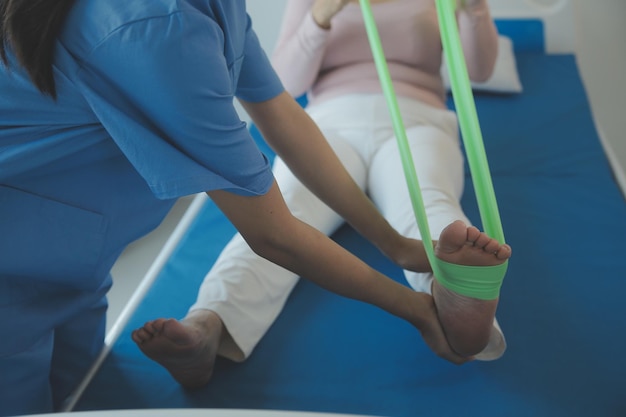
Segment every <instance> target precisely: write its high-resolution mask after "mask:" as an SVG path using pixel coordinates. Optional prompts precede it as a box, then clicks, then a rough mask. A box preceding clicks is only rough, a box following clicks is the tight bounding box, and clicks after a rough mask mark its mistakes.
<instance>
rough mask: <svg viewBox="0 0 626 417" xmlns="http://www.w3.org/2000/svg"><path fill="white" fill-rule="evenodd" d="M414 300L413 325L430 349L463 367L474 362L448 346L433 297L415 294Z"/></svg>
mask: <svg viewBox="0 0 626 417" xmlns="http://www.w3.org/2000/svg"><path fill="white" fill-rule="evenodd" d="M413 298H414V301H413V302H412V303H411V305H412V306H413V308H414V311H415V315H414V316H413V317H415V318H416V319H415V320H414V321H412V323H413V325H414V326H415V327H416V328H417V329H418V330H419V332H420V333H421V335H422V338H423V339H424V342H426V344H427V345H428V347H429V348H430V349H431V350H432V351H433V352H434V353H435V354H436V355H437V356H439V357H440V358H443V359H445V360H447V361H449V362H452V363H454V364H456V365H462V364H464V363H466V362H469V361H472V360H474V358H473V357H465V356H460V355H459V354H457V353H456V352H454V351H453V350H452V348H451V347H450V345H449V344H448V340H447V339H446V335H445V334H444V331H443V328H442V327H441V323H440V322H439V316H438V315H437V308H436V307H435V301H434V299H433V297H432V296H431V295H429V294H426V293H423V292H414V293H413Z"/></svg>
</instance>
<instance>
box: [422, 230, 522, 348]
mask: <svg viewBox="0 0 626 417" xmlns="http://www.w3.org/2000/svg"><path fill="white" fill-rule="evenodd" d="M435 255H436V256H437V257H438V258H440V259H442V260H444V261H446V262H450V263H454V264H458V265H468V266H493V265H499V264H502V263H503V262H505V261H506V260H507V259H509V258H510V257H511V248H510V247H509V246H508V245H506V244H505V245H500V243H499V242H498V241H496V240H495V239H491V238H490V237H489V236H487V235H486V234H485V233H482V232H480V231H479V230H478V229H477V228H475V227H466V225H465V224H464V223H463V222H461V221H456V222H454V223H452V224H450V225H449V226H448V227H446V228H445V229H444V230H443V232H442V233H441V236H440V237H439V241H438V242H437V245H436V247H435ZM432 294H433V298H434V300H435V305H436V307H437V313H438V315H439V320H440V321H441V325H442V327H443V329H444V331H445V333H446V338H447V339H448V343H450V347H451V348H452V349H453V350H454V351H455V352H457V353H458V354H459V355H462V356H475V355H479V353H480V352H482V351H483V350H484V349H485V348H486V347H487V345H488V344H489V345H494V344H500V345H501V346H500V348H497V346H490V350H491V351H492V352H494V353H492V357H488V358H487V357H485V358H484V359H485V360H486V359H495V358H496V357H499V356H500V355H501V354H502V353H503V351H504V349H505V347H506V344H505V342H504V338H503V336H502V334H501V333H498V330H497V329H496V328H494V319H495V313H496V308H497V306H498V299H495V300H480V299H476V298H472V297H467V296H464V295H460V294H458V293H456V292H454V291H452V290H449V289H447V288H445V287H443V286H442V285H441V284H439V282H438V281H437V279H434V280H433V284H432ZM498 351H499V353H498ZM478 358H479V359H480V357H478Z"/></svg>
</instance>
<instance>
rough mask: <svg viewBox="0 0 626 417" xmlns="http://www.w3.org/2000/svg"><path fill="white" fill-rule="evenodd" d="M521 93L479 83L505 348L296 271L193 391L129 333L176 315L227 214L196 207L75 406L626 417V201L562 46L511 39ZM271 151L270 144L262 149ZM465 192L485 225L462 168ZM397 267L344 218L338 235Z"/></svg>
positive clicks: (219, 240) (368, 256)
mask: <svg viewBox="0 0 626 417" xmlns="http://www.w3.org/2000/svg"><path fill="white" fill-rule="evenodd" d="M517 60H518V68H519V72H520V76H521V81H522V83H523V85H524V93H523V94H519V95H510V96H507V95H488V94H480V95H477V96H476V103H477V109H478V115H479V118H480V121H481V127H482V130H483V136H484V139H485V146H486V150H487V155H488V157H489V163H490V167H491V172H492V176H493V183H494V187H495V191H496V196H497V199H498V203H499V207H500V214H501V217H502V222H503V227H504V232H505V236H506V239H507V242H508V243H510V244H511V245H512V247H513V250H514V254H513V258H512V259H511V261H510V266H509V272H508V274H507V276H506V278H505V281H504V285H503V287H502V293H501V301H500V306H499V310H498V319H499V322H500V324H501V326H502V328H503V330H504V332H505V334H506V337H507V341H508V344H509V348H508V350H507V352H506V354H505V355H504V357H502V358H501V359H500V360H497V361H494V362H472V363H469V364H465V365H463V366H460V367H459V366H455V365H452V364H449V363H447V362H445V361H443V360H442V359H439V358H437V357H436V356H435V355H434V354H433V353H431V352H430V350H429V349H428V348H427V346H426V345H425V344H424V342H423V341H422V340H421V338H420V336H419V334H418V332H417V331H415V329H413V328H412V327H411V326H410V325H409V324H407V323H405V322H403V321H401V320H399V319H397V318H395V317H392V316H390V315H388V314H386V313H385V312H383V311H380V310H378V309H376V308H374V307H371V306H368V305H366V304H362V303H359V302H356V301H352V300H348V299H345V298H341V297H339V296H336V295H333V294H331V293H328V292H326V291H324V290H322V289H320V288H318V287H316V286H315V285H313V284H311V283H309V282H306V281H301V282H300V283H299V284H298V285H297V286H296V288H295V289H294V291H293V293H292V295H291V297H290V299H289V300H288V303H287V305H286V307H285V310H284V311H283V313H282V314H281V316H280V317H279V318H278V320H277V321H276V322H275V324H274V325H273V326H272V327H271V328H270V330H269V332H268V333H267V335H266V337H265V338H264V339H263V340H262V341H261V343H260V344H259V345H258V348H257V349H256V350H255V352H254V353H253V355H252V356H251V357H250V358H249V360H247V361H246V362H244V363H239V364H237V363H233V362H229V361H227V360H223V359H221V360H218V363H217V369H216V371H215V374H214V377H213V380H212V382H211V383H210V384H209V385H208V386H206V387H205V388H203V389H200V390H197V391H193V392H188V391H185V390H184V389H182V388H181V387H180V386H179V385H178V384H177V383H176V382H174V381H173V380H172V379H171V378H170V376H169V374H168V373H167V372H166V371H165V370H164V369H162V368H161V367H159V366H158V365H157V364H156V363H154V362H152V361H150V360H149V359H147V358H146V357H144V356H143V355H142V354H141V352H140V351H139V349H138V348H137V347H136V346H135V345H134V343H133V342H132V341H131V339H130V332H131V331H132V330H133V329H135V328H137V327H139V326H141V325H142V324H143V323H144V322H145V321H148V320H151V319H154V318H157V317H176V318H180V317H182V316H184V314H185V313H186V310H187V308H188V307H189V305H191V303H192V302H193V301H194V300H195V295H196V292H197V289H198V286H199V284H200V282H201V280H202V279H203V277H204V275H205V273H206V271H207V270H208V269H209V268H210V266H211V264H212V263H213V262H214V260H215V258H216V257H217V255H218V253H219V251H220V250H221V248H222V247H223V245H224V244H225V243H226V242H227V241H228V240H229V239H230V237H231V236H232V234H233V233H234V229H233V227H232V226H231V225H230V224H229V223H228V222H227V221H226V219H225V218H224V217H223V215H222V214H221V213H220V212H219V211H218V210H217V209H216V207H215V206H214V205H213V204H212V203H211V202H207V204H206V205H205V206H204V207H203V209H202V211H201V213H200V214H199V216H198V218H197V219H196V220H195V222H194V224H193V225H192V226H191V228H190V229H189V231H188V232H187V234H186V235H185V237H184V238H183V240H182V241H181V243H180V245H179V246H178V248H177V249H176V251H175V252H174V254H173V255H172V257H171V259H170V260H169V261H168V263H167V264H166V265H165V268H164V269H163V271H162V272H161V274H160V275H159V276H158V278H157V280H156V282H155V283H154V285H153V287H152V288H151V290H150V291H149V293H148V294H147V296H146V297H145V299H144V300H143V302H142V303H141V305H140V306H139V307H138V309H137V310H136V312H135V314H134V315H133V316H132V318H131V320H130V322H129V323H128V324H127V325H126V328H125V329H124V331H123V332H122V334H121V336H120V337H119V339H118V340H117V341H116V343H115V344H114V345H113V347H112V350H111V352H110V354H109V356H108V357H107V359H106V360H105V361H104V363H103V365H102V367H101V368H100V370H99V371H98V373H97V374H96V376H95V378H94V379H93V381H92V382H91V383H90V385H89V387H88V388H87V390H86V391H85V393H84V394H83V396H82V398H81V400H80V401H79V402H78V404H77V406H76V408H75V410H93V409H133V408H255V409H256V408H259V409H282V410H305V411H327V412H337V413H354V414H366V415H377V416H390V417H401V416H406V417H413V416H441V417H443V416H455V417H458V416H480V417H488V416H494V417H495V416H498V417H501V416H507V417H514V416H524V417H526V416H550V417H556V416H568V417H574V416H581V417H582V416H585V417H587V416H595V417H604V416H605V417H609V416H611V417H613V416H626V400H625V399H624V395H623V391H624V388H626V359H625V355H624V352H625V351H626V332H624V325H623V323H624V317H625V316H626V303H624V292H625V290H626V279H625V278H626V256H625V254H626V239H625V238H624V237H625V236H626V204H625V202H624V198H623V196H622V194H621V193H620V190H619V189H618V187H617V186H616V183H615V181H614V179H613V177H612V173H611V171H610V168H609V165H608V163H607V159H606V156H605V154H604V152H603V150H602V146H601V144H600V141H599V138H598V134H597V132H596V130H595V127H594V124H593V121H592V118H591V112H590V108H589V104H588V100H587V96H586V93H585V90H584V87H583V85H582V83H581V79H580V75H579V72H578V69H577V66H576V61H575V58H574V57H573V56H571V55H545V54H543V53H541V52H524V51H520V52H518V55H517ZM267 152H268V153H270V151H269V150H267ZM466 183H467V187H466V192H465V195H464V198H463V205H464V208H465V210H466V212H467V213H468V215H469V217H470V218H471V219H472V221H473V222H475V224H477V225H480V219H479V216H478V213H477V209H476V202H475V200H474V197H473V190H472V185H471V181H470V180H469V178H468V180H467V181H466ZM333 238H334V239H336V240H337V241H338V242H340V243H341V244H342V245H344V246H345V247H346V248H348V249H349V250H351V251H353V252H354V253H355V254H357V255H358V256H360V257H361V258H363V259H364V260H366V261H367V262H368V263H370V264H371V265H372V266H374V267H375V268H378V269H379V270H381V271H382V272H384V273H386V274H388V275H389V276H391V277H393V278H394V279H397V280H398V281H400V282H404V280H403V277H402V274H401V271H400V270H399V269H397V268H396V267H394V266H393V265H391V264H390V263H389V262H388V261H387V260H386V259H385V258H384V257H383V256H381V255H380V254H379V253H378V252H377V251H376V250H375V249H374V248H373V247H372V246H371V245H369V244H368V243H367V242H365V241H364V240H363V239H362V238H360V237H359V236H358V235H357V234H356V233H355V232H354V231H353V230H351V229H350V228H349V227H343V228H341V229H340V230H339V231H338V232H337V233H336V234H335V235H334V236H333Z"/></svg>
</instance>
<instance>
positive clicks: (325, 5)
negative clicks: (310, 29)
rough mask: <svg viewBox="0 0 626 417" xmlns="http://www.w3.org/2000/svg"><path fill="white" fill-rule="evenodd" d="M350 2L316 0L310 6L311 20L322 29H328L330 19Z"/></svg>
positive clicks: (348, 0)
mask: <svg viewBox="0 0 626 417" xmlns="http://www.w3.org/2000/svg"><path fill="white" fill-rule="evenodd" d="M348 3H350V0H316V1H315V3H313V6H312V7H311V13H312V14H313V20H315V23H317V25H318V26H319V27H321V28H323V29H330V21H331V20H332V19H333V17H335V15H336V14H337V13H339V12H340V11H341V9H343V8H344V7H345V5H346V4H348Z"/></svg>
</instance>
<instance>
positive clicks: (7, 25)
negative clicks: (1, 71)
mask: <svg viewBox="0 0 626 417" xmlns="http://www.w3.org/2000/svg"><path fill="white" fill-rule="evenodd" d="M73 3H74V0H0V58H1V59H2V62H4V64H5V65H8V58H7V50H8V49H9V48H10V49H11V51H12V52H13V53H14V54H15V56H16V58H17V60H18V62H19V64H20V65H21V66H22V67H24V69H25V70H26V72H27V73H28V75H29V76H30V79H31V81H32V82H33V84H34V85H35V86H36V87H37V89H39V91H41V92H42V93H43V94H47V95H49V96H51V97H53V98H56V87H55V84H54V73H53V70H52V64H53V59H54V43H55V41H56V38H57V35H58V34H59V31H60V30H61V26H62V25H63V21H64V20H65V17H66V16H67V13H68V12H69V10H70V8H71V7H72V4H73Z"/></svg>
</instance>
